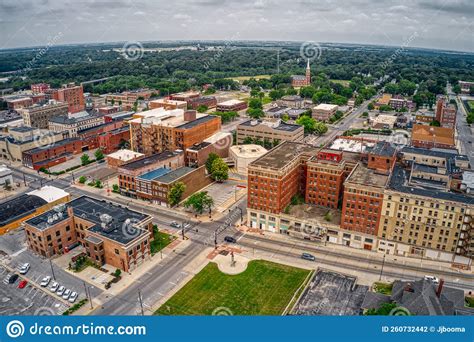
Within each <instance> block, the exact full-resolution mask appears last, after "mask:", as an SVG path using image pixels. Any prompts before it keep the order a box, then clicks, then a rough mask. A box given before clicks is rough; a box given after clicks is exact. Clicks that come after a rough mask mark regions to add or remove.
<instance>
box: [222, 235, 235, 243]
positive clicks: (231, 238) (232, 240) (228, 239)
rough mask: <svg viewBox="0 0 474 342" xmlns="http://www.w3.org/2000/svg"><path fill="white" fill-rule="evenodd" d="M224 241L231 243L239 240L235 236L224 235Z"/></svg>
mask: <svg viewBox="0 0 474 342" xmlns="http://www.w3.org/2000/svg"><path fill="white" fill-rule="evenodd" d="M224 241H225V242H229V243H237V240H236V239H235V238H233V237H232V236H226V237H224Z"/></svg>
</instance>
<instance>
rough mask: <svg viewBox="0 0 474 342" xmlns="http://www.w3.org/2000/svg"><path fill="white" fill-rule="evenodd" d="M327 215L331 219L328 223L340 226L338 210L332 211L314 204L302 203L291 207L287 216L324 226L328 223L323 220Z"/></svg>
mask: <svg viewBox="0 0 474 342" xmlns="http://www.w3.org/2000/svg"><path fill="white" fill-rule="evenodd" d="M328 213H329V216H330V217H331V220H330V221H329V223H331V224H335V225H338V226H339V225H340V224H341V212H340V211H339V210H334V209H330V208H326V207H322V206H318V205H314V204H306V203H304V204H298V205H291V206H290V212H289V215H291V216H294V217H297V218H298V219H302V220H315V221H320V222H322V223H323V224H324V223H328V221H326V220H325V218H324V217H325V216H326V215H327V214H328Z"/></svg>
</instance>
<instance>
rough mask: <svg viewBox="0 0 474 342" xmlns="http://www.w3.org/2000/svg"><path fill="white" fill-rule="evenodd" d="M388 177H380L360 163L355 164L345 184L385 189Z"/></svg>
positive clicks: (380, 175)
mask: <svg viewBox="0 0 474 342" xmlns="http://www.w3.org/2000/svg"><path fill="white" fill-rule="evenodd" d="M388 178H389V176H388V175H382V174H379V173H377V172H375V171H374V170H372V169H369V168H368V167H367V166H365V165H364V164H362V163H359V164H357V166H356V167H355V169H354V170H352V172H351V174H350V175H349V177H348V178H347V180H346V182H347V183H352V184H360V185H367V186H374V187H378V188H385V185H386V184H387V182H388Z"/></svg>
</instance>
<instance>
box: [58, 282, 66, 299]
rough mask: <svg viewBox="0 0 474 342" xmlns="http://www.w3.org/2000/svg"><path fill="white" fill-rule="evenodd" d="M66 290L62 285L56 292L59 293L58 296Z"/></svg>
mask: <svg viewBox="0 0 474 342" xmlns="http://www.w3.org/2000/svg"><path fill="white" fill-rule="evenodd" d="M64 291H66V288H65V287H64V286H63V285H61V286H60V287H59V288H58V290H57V291H56V294H57V295H58V296H62V295H63V294H64Z"/></svg>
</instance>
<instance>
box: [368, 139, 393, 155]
mask: <svg viewBox="0 0 474 342" xmlns="http://www.w3.org/2000/svg"><path fill="white" fill-rule="evenodd" d="M368 149H369V153H370V154H375V155H377V156H382V157H392V156H393V155H394V154H395V151H396V150H395V148H394V147H393V146H392V144H390V143H389V142H386V141H378V142H377V143H376V144H375V145H374V146H373V147H369V148H368Z"/></svg>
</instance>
